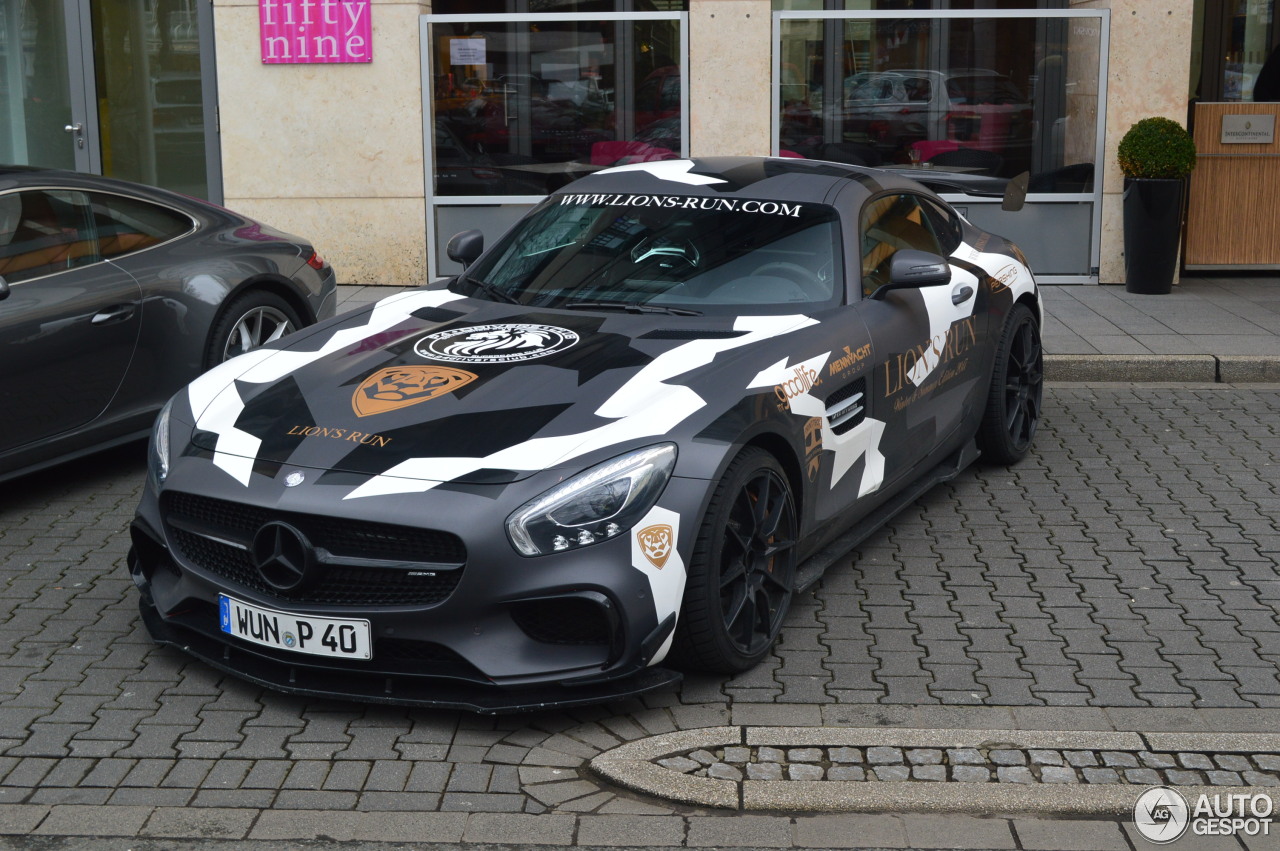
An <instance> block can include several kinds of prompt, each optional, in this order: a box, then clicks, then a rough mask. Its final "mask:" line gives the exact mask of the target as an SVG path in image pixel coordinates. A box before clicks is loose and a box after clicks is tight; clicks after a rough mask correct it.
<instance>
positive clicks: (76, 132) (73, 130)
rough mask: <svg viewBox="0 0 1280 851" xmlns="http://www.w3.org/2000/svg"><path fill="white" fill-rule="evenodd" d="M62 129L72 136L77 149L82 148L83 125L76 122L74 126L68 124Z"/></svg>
mask: <svg viewBox="0 0 1280 851" xmlns="http://www.w3.org/2000/svg"><path fill="white" fill-rule="evenodd" d="M62 129H63V130H64V131H66V132H67V133H70V134H71V135H72V136H75V137H76V146H77V147H80V148H83V147H84V125H83V124H81V123H80V122H78V121H77V122H76V123H75V124H68V125H67V126H66V127H63V128H62Z"/></svg>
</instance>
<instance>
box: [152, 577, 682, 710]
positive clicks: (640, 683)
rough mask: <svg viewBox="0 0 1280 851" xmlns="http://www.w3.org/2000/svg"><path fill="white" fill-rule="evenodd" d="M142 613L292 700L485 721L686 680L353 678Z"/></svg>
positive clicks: (641, 675)
mask: <svg viewBox="0 0 1280 851" xmlns="http://www.w3.org/2000/svg"><path fill="white" fill-rule="evenodd" d="M138 608H139V610H140V611H141V613H142V620H143V623H144V624H145V625H146V627H147V631H148V632H150V633H151V637H152V638H153V639H155V641H156V643H158V644H164V645H168V646H170V647H174V648H176V649H178V650H181V651H182V652H184V653H187V654H189V655H191V656H194V657H195V658H197V659H199V660H200V661H202V662H204V663H205V664H207V665H209V666H210V667H212V668H216V669H217V670H219V671H223V672H225V673H228V674H231V675H233V676H235V677H238V678H240V679H242V680H246V681H248V682H251V683H254V684H255V685H260V686H263V687H265V688H269V689H272V690H274V691H280V692H284V693H286V694H298V695H307V696H312V697H323V698H328V699H336V700H352V701H356V702H359V703H382V704H392V705H396V706H422V707H431V708H435V709H461V710H464V711H467V712H476V713H479V714H482V715H489V714H503V713H516V712H538V711H542V710H548V709H565V708H569V707H574V706H597V705H600V704H604V703H609V702H611V701H615V700H622V699H624V698H629V697H635V696H636V695H640V694H647V693H648V692H651V691H658V690H661V689H668V688H675V687H676V686H677V685H679V684H680V681H681V680H682V679H683V677H682V675H681V674H680V673H679V672H677V671H672V670H668V669H666V668H660V667H652V668H643V669H641V670H639V671H637V672H636V673H634V674H631V675H629V676H626V677H623V678H620V679H614V680H607V681H603V682H601V681H593V682H590V683H586V684H583V685H577V686H572V685H559V684H549V685H523V686H510V687H507V686H498V685H485V684H481V683H475V682H471V681H467V680H461V679H456V678H450V677H403V676H400V677H397V676H385V675H353V674H352V672H350V671H325V670H323V669H316V668H310V667H305V666H300V665H290V664H287V663H284V662H278V661H276V660H274V659H269V658H266V657H263V656H260V655H258V654H256V653H253V652H250V651H248V650H245V649H241V648H238V647H235V646H233V645H230V644H226V643H224V642H220V641H216V640H214V639H212V638H209V637H208V636H206V635H203V634H202V633H199V632H196V631H194V630H187V629H182V628H178V629H174V628H173V626H172V625H171V624H169V623H167V622H166V621H165V620H164V619H163V618H162V617H161V616H160V613H159V612H158V611H156V609H155V607H154V606H152V605H150V604H148V602H147V601H146V600H145V598H144V599H141V600H139V604H138Z"/></svg>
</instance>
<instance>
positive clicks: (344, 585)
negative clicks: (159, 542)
mask: <svg viewBox="0 0 1280 851" xmlns="http://www.w3.org/2000/svg"><path fill="white" fill-rule="evenodd" d="M160 505H161V512H162V514H163V516H164V519H165V526H166V528H167V530H168V534H169V540H171V541H172V542H173V544H174V547H175V548H176V549H177V551H178V554H179V555H180V556H181V557H182V558H183V559H184V560H186V561H187V562H188V563H190V564H192V565H195V566H196V567H198V568H200V569H202V570H204V571H207V572H208V573H211V574H213V575H214V576H217V577H220V578H222V579H225V580H227V581H228V582H232V583H235V584H236V585H239V586H242V587H244V588H248V589H250V590H252V591H255V592H257V593H259V594H263V595H267V596H272V597H276V598H278V599H280V600H284V601H287V602H291V603H315V604H321V605H332V606H352V607H369V606H429V605H435V604H437V603H440V602H443V601H444V600H445V599H446V598H448V596H449V595H450V594H452V593H453V590H454V588H456V587H457V585H458V582H459V581H461V579H462V565H463V564H464V563H465V562H466V546H465V545H464V544H463V543H462V540H461V539H460V538H458V537H457V536H456V535H454V534H452V533H449V532H442V531H438V530H433V529H418V528H414V527H410V526H394V525H392V524H389V523H365V522H362V521H357V520H351V519H348V518H334V517H318V516H314V515H307V514H296V513H292V512H269V511H267V510H266V509H263V508H258V507H256V506H252V505H243V504H240V503H235V502H229V501H227V500H221V499H212V498H209V497H202V496H195V495H193V494H184V493H172V492H169V493H165V494H163V495H162V497H161V503H160ZM270 520H280V521H283V522H285V523H288V524H290V525H292V526H294V527H295V528H296V529H298V530H299V531H300V532H302V533H303V534H304V535H306V536H307V540H309V541H310V542H311V544H312V546H313V547H314V548H315V549H316V550H324V551H327V553H328V555H327V557H326V559H327V563H326V564H324V565H321V566H320V567H318V568H317V570H318V573H319V575H318V579H317V580H316V581H314V582H308V583H305V584H304V585H303V586H302V587H300V588H297V589H294V590H291V591H281V590H279V589H277V588H274V587H272V586H271V585H268V584H267V582H266V581H265V580H264V579H263V578H262V576H261V574H260V573H259V572H258V570H257V568H256V567H255V566H254V563H253V559H252V557H251V556H250V552H249V545H250V543H251V542H252V540H253V537H254V535H255V534H257V532H258V529H260V528H261V527H262V525H263V524H264V523H267V522H268V521H270ZM357 559H379V560H384V561H391V562H399V564H397V565H396V566H395V567H381V566H372V567H371V566H367V565H360V564H344V563H343V562H344V560H357Z"/></svg>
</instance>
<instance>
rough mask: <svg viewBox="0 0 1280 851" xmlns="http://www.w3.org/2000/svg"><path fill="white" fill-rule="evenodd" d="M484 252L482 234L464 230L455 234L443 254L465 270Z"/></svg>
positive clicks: (476, 231)
mask: <svg viewBox="0 0 1280 851" xmlns="http://www.w3.org/2000/svg"><path fill="white" fill-rule="evenodd" d="M483 252H484V234H482V233H481V232H480V231H478V230H464V231H463V232H462V233H456V234H454V235H453V238H452V239H450V240H449V244H448V246H446V247H445V253H446V254H448V255H449V259H450V260H452V261H453V262H454V263H461V264H462V268H463V269H466V268H467V267H468V266H470V265H471V264H472V263H474V262H476V258H477V257H479V256H480V255H481V254H482V253H483Z"/></svg>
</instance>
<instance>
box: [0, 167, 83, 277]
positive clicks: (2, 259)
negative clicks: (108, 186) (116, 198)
mask: <svg viewBox="0 0 1280 851" xmlns="http://www.w3.org/2000/svg"><path fill="white" fill-rule="evenodd" d="M97 259H98V256H97V244H96V241H95V239H94V235H93V223H92V220H91V219H90V217H89V215H88V209H87V205H86V203H85V198H84V195H82V194H81V193H79V192H64V191H58V190H52V189H47V190H30V191H26V192H9V193H6V194H4V195H0V275H3V276H4V277H5V278H6V279H7V280H8V281H9V282H10V283H16V282H18V281H25V280H29V279H31V278H38V277H40V276H42V275H51V274H53V273H55V272H61V271H65V270H67V269H74V268H76V267H79V266H84V265H87V264H89V263H93V262H95V261H96V260H97Z"/></svg>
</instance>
